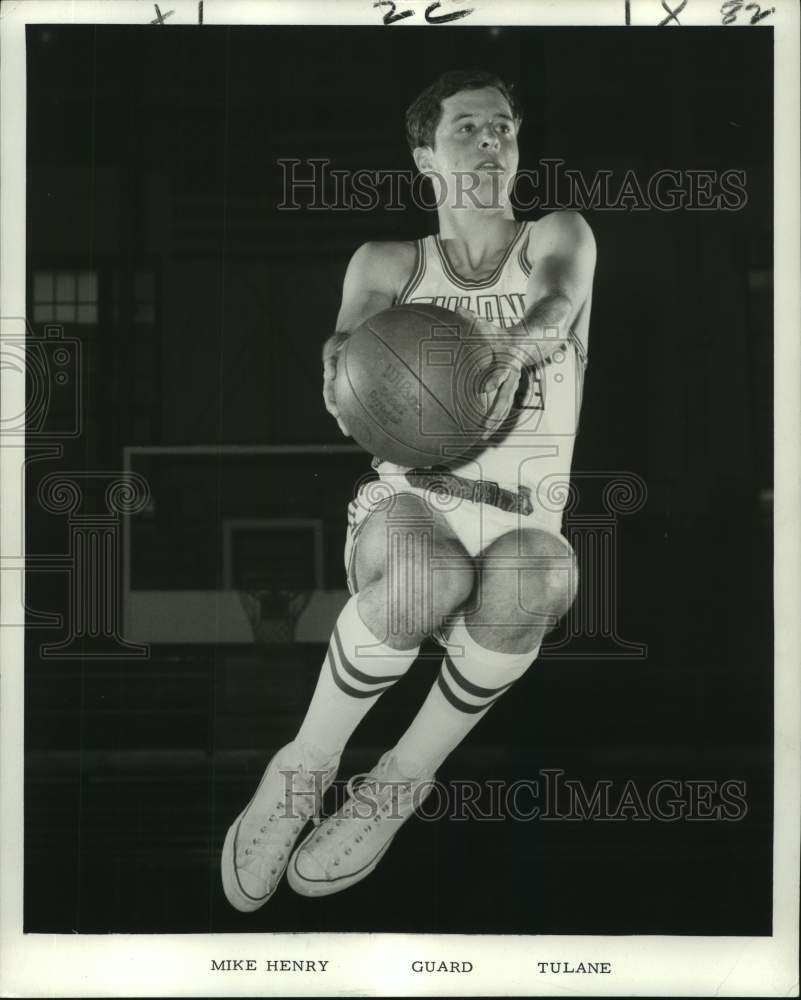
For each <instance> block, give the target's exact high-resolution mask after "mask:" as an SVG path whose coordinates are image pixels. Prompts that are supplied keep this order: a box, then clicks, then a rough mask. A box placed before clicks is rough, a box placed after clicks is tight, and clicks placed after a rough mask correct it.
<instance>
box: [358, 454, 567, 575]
mask: <svg viewBox="0 0 801 1000" xmlns="http://www.w3.org/2000/svg"><path fill="white" fill-rule="evenodd" d="M401 494H411V495H413V496H418V497H421V498H422V499H423V500H425V502H426V504H427V505H428V507H429V509H430V510H431V511H432V515H433V514H434V513H437V514H439V515H440V516H441V517H443V518H444V520H445V521H446V523H447V524H448V526H449V527H450V529H451V530H452V531H453V533H454V534H455V535H456V537H457V538H458V539H459V541H460V542H461V543H462V545H463V546H464V547H465V550H466V551H467V553H468V555H470V556H471V557H472V558H474V559H475V558H476V557H477V556H479V555H480V554H481V552H483V551H484V549H486V548H487V547H488V546H489V545H491V544H492V543H493V542H494V541H495V540H496V539H498V538H500V537H501V535H505V534H506V533H507V532H509V531H518V530H520V529H523V528H536V529H538V530H539V531H547V532H548V533H549V534H552V535H556V536H557V537H558V538H559V539H560V540H561V541H563V542H564V543H565V545H567V544H568V542H567V540H566V539H565V538H564V536H563V535H562V531H561V527H562V514H561V512H555V511H545V510H541V509H538V508H536V507H535V509H534V511H532V512H531V513H530V514H522V513H518V512H512V511H504V510H500V509H498V508H497V507H493V506H492V505H490V504H487V503H475V502H474V501H472V500H466V499H462V498H460V497H452V496H447V495H442V494H441V493H439V492H436V491H434V490H429V489H418V488H417V487H413V486H411V485H410V484H409V482H408V481H407V480H406V478H405V476H403V475H401V474H397V473H391V474H389V475H386V476H384V475H382V476H381V478H380V479H374V480H371V481H370V482H367V483H364V484H363V485H362V486H361V487H360V489H359V490H358V492H357V494H356V496H355V497H354V499H353V500H351V502H350V503H349V504H348V528H347V534H346V537H345V572H346V574H347V581H348V590H349V591H350V593H351V594H355V593H356V592H357V589H358V587H357V580H356V575H355V566H356V546H357V544H358V540H359V535H360V533H361V531H362V530H363V529H364V526H365V524H366V523H367V520H368V518H369V517H370V515H371V514H372V513H373V512H374V511H375V509H376V507H377V506H379V505H382V506H385V505H386V501H387V500H388V499H390V498H391V497H393V496H399V495H401Z"/></svg>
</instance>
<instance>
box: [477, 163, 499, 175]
mask: <svg viewBox="0 0 801 1000" xmlns="http://www.w3.org/2000/svg"><path fill="white" fill-rule="evenodd" d="M474 169H475V170H481V171H487V172H488V173H494V174H502V173H503V171H504V168H503V165H502V164H500V163H499V162H498V161H497V160H482V161H481V162H480V163H479V164H477V165H476V167H475V168H474Z"/></svg>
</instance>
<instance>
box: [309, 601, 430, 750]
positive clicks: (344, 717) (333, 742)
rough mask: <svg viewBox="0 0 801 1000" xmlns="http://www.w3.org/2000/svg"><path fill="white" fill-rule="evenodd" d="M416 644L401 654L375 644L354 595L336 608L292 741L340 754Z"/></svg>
mask: <svg viewBox="0 0 801 1000" xmlns="http://www.w3.org/2000/svg"><path fill="white" fill-rule="evenodd" d="M419 650H420V647H419V646H417V647H415V648H414V649H405V650H403V651H402V652H399V651H398V650H395V649H392V647H391V646H387V645H385V644H384V643H382V642H379V641H378V640H377V639H376V637H375V636H374V635H373V633H372V632H371V631H370V630H369V629H368V628H367V626H366V625H365V624H364V622H363V621H362V620H361V618H360V617H359V613H358V609H357V598H356V597H355V596H354V597H351V599H350V600H349V601H348V603H347V604H346V605H345V607H344V608H343V609H342V611H341V612H340V615H339V618H338V619H337V623H336V625H335V626H334V631H333V633H332V635H331V641H330V643H329V645H328V653H327V654H326V657H325V661H324V662H323V668H322V670H321V671H320V677H319V679H318V681H317V687H316V688H315V690H314V694H313V695H312V699H311V702H310V704H309V708H308V710H307V712H306V717H305V718H304V720H303V723H302V725H301V727H300V730H299V732H298V735H297V739H298V740H299V741H300V742H301V743H302V744H304V745H305V746H306V747H308V748H313V749H315V750H318V751H320V752H321V753H322V755H323V756H331V755H338V754H340V753H341V752H342V750H343V749H344V747H345V744H346V743H347V741H348V739H349V738H350V736H351V734H352V733H353V731H354V729H355V728H356V726H358V724H359V723H360V722H361V720H362V719H363V718H364V716H365V715H366V714H367V713H368V712H369V711H370V709H371V708H372V707H373V705H375V703H376V701H377V700H378V698H379V696H380V695H382V694H383V693H384V691H386V690H387V689H388V688H391V687H392V685H393V684H394V683H395V681H397V680H400V678H401V677H402V676H403V675H404V674H405V673H406V671H407V670H408V669H409V667H410V666H411V665H412V663H414V661H415V659H416V658H417V654H418V652H419Z"/></svg>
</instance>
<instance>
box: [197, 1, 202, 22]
mask: <svg viewBox="0 0 801 1000" xmlns="http://www.w3.org/2000/svg"><path fill="white" fill-rule="evenodd" d="M197 23H198V24H203V0H198V5H197Z"/></svg>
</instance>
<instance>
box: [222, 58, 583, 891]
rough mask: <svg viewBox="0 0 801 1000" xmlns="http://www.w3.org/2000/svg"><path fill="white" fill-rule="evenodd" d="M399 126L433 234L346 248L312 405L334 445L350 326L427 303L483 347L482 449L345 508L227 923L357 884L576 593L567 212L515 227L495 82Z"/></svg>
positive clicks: (234, 880) (579, 365)
mask: <svg viewBox="0 0 801 1000" xmlns="http://www.w3.org/2000/svg"><path fill="white" fill-rule="evenodd" d="M406 124H407V135H408V140H409V145H410V147H411V151H412V156H413V157H414V161H415V164H416V165H417V168H418V169H419V170H420V171H421V172H422V173H423V174H425V175H426V176H428V177H429V178H430V179H431V180H432V183H434V186H435V190H436V192H437V196H438V197H437V203H438V215H439V233H438V235H436V236H429V237H426V238H425V239H419V240H417V241H415V242H410V243H367V244H365V245H364V246H362V247H361V248H360V249H359V250H357V251H356V253H355V254H354V256H353V259H352V260H351V262H350V265H349V266H348V269H347V273H346V275H345V282H344V288H343V296H342V306H341V310H340V313H339V319H338V322H337V333H336V334H335V335H334V336H333V337H331V338H330V339H329V340H328V341H327V342H326V344H325V346H324V348H323V368H324V399H325V404H326V407H327V409H328V410H329V412H330V413H331V414H332V415H333V416H334V417H336V418H337V419H338V420H339V423H340V427H341V429H342V431H343V432H344V433H346V434H347V426H346V425H345V423H344V421H343V420H342V418H341V417H340V415H339V413H338V411H337V407H336V399H335V395H334V377H335V374H336V360H337V352H338V350H339V348H340V347H341V346H342V344H343V343H344V341H345V339H346V338H347V336H348V334H349V332H350V331H352V330H354V329H355V328H356V327H358V326H359V324H361V323H362V322H363V321H364V320H366V319H368V318H369V317H371V316H373V315H374V314H376V313H378V312H380V311H381V310H384V309H387V308H389V307H391V306H393V305H399V304H402V303H414V302H426V303H436V304H438V305H441V306H444V307H446V308H449V309H458V310H460V311H461V313H462V315H463V316H464V317H465V319H468V318H469V319H470V321H471V322H473V323H475V324H476V326H477V330H476V331H474V332H477V333H478V334H479V336H480V337H481V338H482V339H483V341H484V342H485V343H487V344H489V345H490V346H492V345H496V346H495V347H493V348H492V349H493V352H494V353H493V359H492V363H491V364H489V365H488V366H487V372H486V373H485V374H487V375H488V380H487V384H486V388H487V393H488V396H487V407H488V413H489V417H490V420H489V424H488V437H487V439H486V441H485V445H486V446H485V447H484V449H483V451H481V452H480V454H478V456H477V457H474V458H471V459H470V460H469V461H465V462H463V463H462V464H461V465H459V466H457V467H455V468H453V469H451V470H449V471H443V470H438V469H433V470H432V469H406V468H403V467H400V466H397V465H393V464H392V463H390V462H387V461H384V460H382V459H381V458H380V457H377V458H376V459H375V460H374V463H373V464H374V467H375V468H376V469H377V471H378V475H379V477H380V478H379V480H378V482H372V483H369V484H367V485H366V486H363V487H362V489H361V490H360V491H359V493H358V495H357V497H356V499H355V500H354V501H353V502H352V503H351V505H350V508H349V521H350V523H349V526H348V533H347V540H346V549H345V560H346V567H347V575H348V586H349V589H350V593H351V597H350V600H349V601H348V602H347V604H346V605H345V607H344V609H343V610H342V612H341V614H340V616H339V619H338V621H337V623H336V626H335V628H334V632H333V635H332V637H331V642H330V645H329V648H328V652H327V655H326V658H325V661H324V663H323V666H322V670H321V673H320V676H319V680H318V683H317V687H316V689H315V691H314V694H313V696H312V699H311V703H310V705H309V707H308V711H307V713H306V716H305V718H304V719H303V722H302V724H301V726H300V729H299V731H298V733H297V736H296V738H295V739H294V740H293V741H292V742H291V743H290V744H289V745H288V746H286V747H284V748H283V749H281V750H279V751H278V752H277V753H276V755H275V757H274V758H273V759H272V760H271V761H270V763H269V765H268V767H267V770H266V771H265V774H264V776H263V778H262V781H261V784H260V785H259V787H258V789H257V790H256V792H255V794H254V796H253V798H252V799H251V801H250V803H249V804H248V805H247V806H246V807H245V809H244V810H243V811H242V813H241V814H240V815H239V817H238V818H237V819H236V821H235V822H234V824H233V825H232V826H231V828H230V830H229V831H228V835H227V837H226V841H225V847H224V850H223V858H222V876H223V885H224V888H225V892H226V895H227V897H228V899H229V901H230V902H231V903H232V904H233V906H235V907H236V908H237V909H239V910H243V911H250V910H255V909H257V908H258V907H259V906H261V905H263V904H264V903H265V902H266V901H267V900H268V899H269V898H270V896H271V895H272V894H273V892H274V891H275V889H276V886H277V884H278V882H279V880H280V878H281V877H282V875H283V874H284V871H285V870H286V869H287V867H288V868H289V876H288V877H289V883H290V885H291V886H292V888H293V889H295V890H296V891H297V892H299V893H301V894H304V895H307V896H322V895H328V894H330V893H334V892H339V891H341V890H342V889H346V888H348V887H349V886H351V885H353V884H354V883H356V882H358V881H360V880H361V879H363V878H364V877H365V876H367V875H368V874H369V873H370V872H371V871H372V870H373V869H374V868H375V866H376V865H377V864H378V862H379V861H380V859H381V858H382V857H383V855H384V853H385V852H386V850H387V848H388V847H389V846H390V843H391V841H392V839H393V838H394V836H395V834H396V833H397V832H398V830H399V829H400V828H401V826H402V824H403V823H404V822H405V820H406V819H408V818H409V817H410V816H411V815H412V814H413V813H414V811H415V809H416V808H419V806H420V805H421V804H422V802H423V801H424V800H425V797H426V795H427V793H428V792H429V791H430V790H431V788H432V782H433V779H434V776H435V774H436V771H437V769H438V768H439V766H440V765H441V764H442V762H443V761H444V760H445V758H446V757H447V756H448V755H449V754H450V753H451V752H452V751H453V750H454V749H455V748H456V747H457V746H458V745H459V744H460V743H461V742H462V740H464V738H465V737H466V736H467V735H468V733H469V732H470V731H471V730H472V728H473V727H474V726H475V725H476V723H478V722H479V721H480V720H481V719H482V718H483V717H484V715H485V714H486V713H487V712H488V711H489V710H490V707H491V706H492V705H493V704H494V702H496V701H497V700H498V699H499V698H500V697H501V696H502V695H503V694H504V693H505V692H506V691H508V690H509V689H510V688H511V687H512V686H513V685H514V682H515V681H516V680H518V679H519V678H520V677H521V676H522V675H523V673H524V672H525V671H526V670H528V668H529V667H530V666H531V664H532V663H533V662H534V660H535V659H536V657H537V653H538V651H539V648H540V643H541V642H542V639H543V636H544V635H545V633H546V632H547V631H548V630H549V629H550V628H552V627H553V625H554V624H555V623H556V622H557V621H558V620H559V618H560V616H562V615H563V614H564V613H565V612H566V611H567V609H568V608H569V606H570V604H571V602H572V600H573V597H574V595H575V590H576V584H577V574H576V567H575V562H574V558H573V553H572V550H571V549H570V546H569V544H568V542H567V541H566V539H565V538H564V537H563V536H562V534H561V521H562V510H563V506H564V502H565V499H566V497H567V480H568V477H569V472H570V463H571V458H572V451H573V442H574V437H575V432H576V424H577V418H578V410H579V405H580V399H581V388H582V380H583V374H584V367H585V364H586V351H587V332H588V324H589V316H590V303H591V291H592V279H593V271H594V266H595V244H594V240H593V237H592V233H591V231H590V229H589V227H588V225H587V224H586V222H585V221H584V220H583V219H582V218H581V217H580V216H579V215H577V214H576V213H573V212H555V213H552V214H550V215H546V216H544V217H543V218H541V219H540V220H538V221H537V222H518V221H516V219H515V217H514V213H513V210H512V205H511V203H510V197H509V196H510V190H511V187H512V182H513V180H514V176H515V172H516V170H517V165H518V145H517V136H518V131H519V129H520V125H521V112H520V109H519V106H518V104H517V103H516V100H515V97H514V94H513V92H512V91H511V89H510V88H509V87H508V86H507V85H506V84H504V82H503V81H502V80H500V79H498V78H497V77H495V76H493V75H491V74H489V73H485V72H472V73H471V72H462V71H456V72H449V73H446V74H444V75H443V76H442V77H440V78H439V79H438V80H437V81H436V82H434V83H433V84H432V85H431V86H429V87H428V88H427V89H426V90H424V91H423V92H422V93H421V94H420V95H419V97H418V98H417V99H416V100H415V101H414V102H413V104H412V105H411V107H410V108H409V110H408V112H407V118H406ZM401 524H402V533H403V537H404V538H407V539H408V538H409V537H410V536H411V538H412V539H413V541H414V542H415V544H414V545H412V546H411V547H409V546H406V548H404V549H403V551H402V554H398V549H397V546H393V545H391V544H390V540H391V539H392V537H393V525H395V526H398V525H401ZM394 530H395V531H396V534H397V530H398V529H397V527H395V529H394ZM431 635H434V636H435V638H437V639H438V640H439V641H440V643H441V644H442V645H443V647H444V650H445V655H444V660H443V663H442V667H441V669H440V670H439V673H438V676H437V678H436V680H435V682H434V684H433V687H432V688H431V691H430V693H429V694H428V696H427V698H426V699H425V701H424V703H423V705H422V706H421V708H420V710H419V712H418V713H417V715H416V717H415V718H413V719H412V720H411V724H410V725H409V727H408V728H407V729H406V731H405V732H404V733H403V735H402V736H401V738H400V740H399V741H398V742H397V743H396V744H395V746H394V747H392V748H390V749H388V750H387V752H386V753H385V754H384V755H383V756H382V757H381V759H380V760H379V761H378V762H377V763H376V765H375V767H374V768H373V769H372V771H371V772H370V773H369V774H368V775H366V776H362V779H363V780H362V781H361V782H360V783H359V784H355V783H354V782H353V781H351V784H350V786H349V791H350V795H349V797H348V799H347V800H346V802H345V803H344V805H343V806H342V808H340V809H339V810H338V811H337V812H336V813H335V814H334V815H332V816H331V817H329V818H328V819H326V820H325V821H324V822H322V824H321V825H317V824H319V820H318V819H317V813H318V812H319V808H320V798H321V796H322V794H323V793H324V792H325V790H326V788H328V787H329V785H330V784H331V782H332V781H333V780H334V776H335V774H336V772H337V767H338V762H339V759H340V755H341V753H342V751H343V748H344V747H345V744H346V742H347V740H348V739H349V737H350V735H351V734H352V733H353V731H354V730H355V728H356V726H357V725H358V724H359V722H360V721H361V720H362V718H363V717H364V716H365V714H366V713H367V712H368V711H369V710H370V708H371V707H372V706H373V705H375V703H376V702H377V700H378V699H379V698H380V697H381V696H382V695H383V694H384V693H385V692H386V691H388V690H389V688H391V687H392V685H393V684H394V683H395V681H397V680H398V679H399V678H400V677H402V676H403V675H404V673H405V672H406V671H407V670H408V668H409V667H410V666H411V664H412V663H413V662H414V660H415V658H416V657H417V655H418V652H419V650H420V645H421V643H422V642H423V641H424V639H426V638H427V637H429V636H431ZM312 817H314V818H315V823H316V825H315V827H314V828H313V829H312V831H311V833H310V834H309V836H308V837H307V838H306V839H305V840H304V841H303V842H302V843H301V844H300V845H299V846H296V843H297V840H298V837H299V835H300V833H301V831H302V829H303V828H304V826H305V825H306V822H307V820H309V819H311V818H312Z"/></svg>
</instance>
